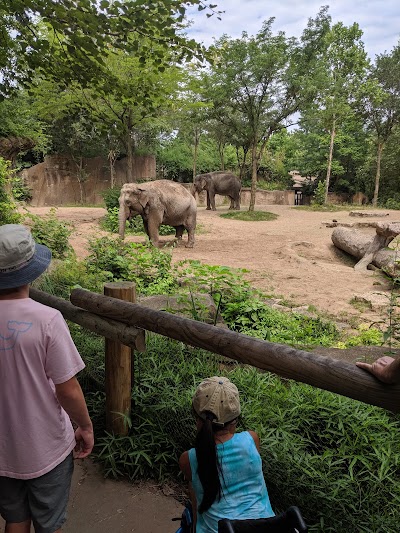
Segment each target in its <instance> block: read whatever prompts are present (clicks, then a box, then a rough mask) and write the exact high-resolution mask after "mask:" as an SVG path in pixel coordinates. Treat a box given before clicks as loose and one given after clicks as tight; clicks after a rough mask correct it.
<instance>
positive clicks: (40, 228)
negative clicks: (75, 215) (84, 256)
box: [25, 208, 73, 259]
mask: <svg viewBox="0 0 400 533" xmlns="http://www.w3.org/2000/svg"><path fill="white" fill-rule="evenodd" d="M25 217H26V218H27V219H29V220H30V222H29V223H30V226H31V231H32V235H33V237H34V239H35V241H36V242H37V243H39V244H44V245H46V246H47V247H48V248H50V250H51V251H52V254H53V257H54V258H55V259H63V258H64V257H66V256H67V254H68V253H70V252H71V250H72V248H71V246H70V245H69V242H68V239H69V236H70V235H71V233H72V229H73V228H72V225H71V224H70V223H68V222H60V221H59V220H58V218H57V210H56V209H55V208H52V209H50V212H49V214H48V215H42V216H38V215H34V214H32V213H29V212H26V215H25Z"/></svg>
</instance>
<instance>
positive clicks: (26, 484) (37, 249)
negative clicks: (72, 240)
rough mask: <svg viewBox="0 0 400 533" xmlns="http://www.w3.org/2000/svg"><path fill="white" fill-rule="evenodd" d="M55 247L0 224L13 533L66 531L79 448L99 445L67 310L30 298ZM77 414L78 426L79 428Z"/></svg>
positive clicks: (1, 469) (3, 397)
mask: <svg viewBox="0 0 400 533" xmlns="http://www.w3.org/2000/svg"><path fill="white" fill-rule="evenodd" d="M50 261H51V252H50V250H49V249H48V248H47V247H46V246H43V245H40V244H37V243H35V241H34V240H33V237H32V235H31V233H30V231H28V230H27V229H26V228H25V227H24V226H21V225H17V224H6V225H4V226H1V227H0V514H1V516H2V517H3V518H4V520H5V521H6V532H7V533H29V531H30V526H31V522H33V525H34V528H35V531H36V532H37V533H55V532H59V531H61V526H62V524H63V523H64V522H65V516H66V508H67V503H68V496H69V489H70V485H71V477H72V471H73V453H74V454H75V457H76V458H84V457H86V456H88V455H89V454H90V452H91V451H92V448H93V426H92V422H91V420H90V417H89V414H88V410H87V407H86V403H85V399H84V397H83V393H82V390H81V388H80V385H79V383H78V381H77V379H76V377H75V376H76V374H77V373H78V372H79V371H80V370H82V369H83V368H84V366H85V365H84V363H83V361H82V359H81V357H80V355H79V353H78V351H77V349H76V347H75V345H74V343H73V341H72V338H71V335H70V333H69V330H68V327H67V325H66V323H65V321H64V319H63V317H62V315H61V313H60V312H59V311H57V310H55V309H53V308H51V307H47V306H45V305H42V304H40V303H38V302H35V301H34V300H32V299H30V298H29V284H30V283H31V282H32V281H33V280H35V279H36V278H38V277H39V276H40V275H41V274H42V273H43V272H44V271H45V270H46V269H47V267H48V266H49V264H50ZM71 419H72V421H73V422H74V423H75V424H76V426H77V428H76V430H75V431H74V429H73V427H72V424H71Z"/></svg>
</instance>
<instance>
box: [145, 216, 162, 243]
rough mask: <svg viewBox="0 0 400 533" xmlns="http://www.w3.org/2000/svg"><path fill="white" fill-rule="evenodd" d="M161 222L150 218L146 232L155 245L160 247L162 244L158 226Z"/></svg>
mask: <svg viewBox="0 0 400 533" xmlns="http://www.w3.org/2000/svg"><path fill="white" fill-rule="evenodd" d="M160 225H161V223H160V222H159V221H158V220H155V219H152V218H149V219H148V221H147V230H148V231H146V233H147V235H148V236H149V239H150V242H151V244H152V245H153V246H155V247H156V248H158V247H159V246H160V235H159V233H158V228H159V227H160Z"/></svg>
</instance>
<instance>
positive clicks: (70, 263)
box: [35, 254, 110, 300]
mask: <svg viewBox="0 0 400 533" xmlns="http://www.w3.org/2000/svg"><path fill="white" fill-rule="evenodd" d="M108 281H110V278H109V276H108V275H107V273H106V272H100V271H94V272H91V271H88V269H87V266H86V263H85V262H84V261H78V260H77V259H76V256H75V255H74V254H70V255H69V256H68V257H67V258H65V259H64V260H63V261H57V262H56V263H53V264H52V266H51V269H49V270H47V271H46V273H45V274H43V275H42V276H41V277H40V278H39V280H38V281H37V282H35V284H36V287H37V288H39V289H40V290H42V291H45V292H48V293H49V294H54V295H55V296H59V297H60V298H64V299H66V300H68V299H69V296H70V294H71V290H72V289H74V288H76V287H82V288H83V289H87V290H89V291H93V292H98V293H102V292H103V286H104V283H107V282H108Z"/></svg>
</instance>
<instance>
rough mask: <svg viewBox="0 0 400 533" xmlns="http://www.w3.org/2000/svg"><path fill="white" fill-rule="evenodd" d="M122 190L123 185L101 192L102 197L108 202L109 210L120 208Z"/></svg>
mask: <svg viewBox="0 0 400 533" xmlns="http://www.w3.org/2000/svg"><path fill="white" fill-rule="evenodd" d="M120 192H121V187H118V188H113V189H106V190H105V191H103V192H102V193H101V195H102V197H103V198H104V203H105V204H106V208H107V211H110V210H111V209H115V208H117V209H118V208H119V201H118V199H119V195H120Z"/></svg>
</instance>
